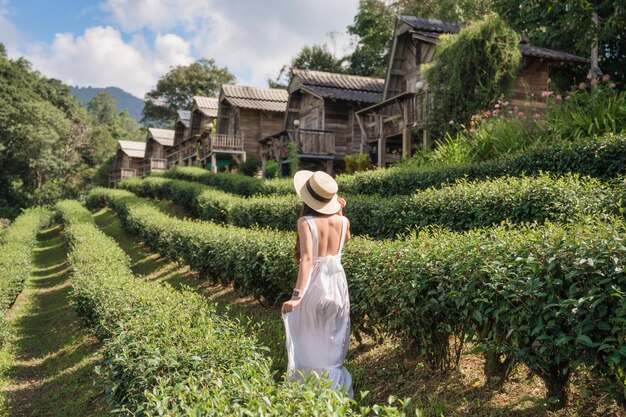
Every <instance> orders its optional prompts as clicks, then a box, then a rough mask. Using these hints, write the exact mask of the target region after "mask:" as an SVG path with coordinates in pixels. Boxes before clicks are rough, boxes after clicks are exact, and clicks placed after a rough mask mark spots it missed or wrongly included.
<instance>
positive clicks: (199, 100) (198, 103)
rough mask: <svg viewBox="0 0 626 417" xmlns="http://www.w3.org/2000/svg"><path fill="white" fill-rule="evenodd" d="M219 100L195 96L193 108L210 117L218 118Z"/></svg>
mask: <svg viewBox="0 0 626 417" xmlns="http://www.w3.org/2000/svg"><path fill="white" fill-rule="evenodd" d="M218 107H219V103H218V100H217V99H216V98H215V97H203V96H194V97H193V106H192V108H193V109H194V110H195V109H198V110H199V111H200V112H202V113H204V114H205V115H207V116H209V117H217V109H218Z"/></svg>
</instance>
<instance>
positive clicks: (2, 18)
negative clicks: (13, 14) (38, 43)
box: [0, 0, 23, 55]
mask: <svg viewBox="0 0 626 417" xmlns="http://www.w3.org/2000/svg"><path fill="white" fill-rule="evenodd" d="M8 4H9V1H8V0H0V42H2V43H3V44H4V46H5V47H6V49H7V50H8V51H9V52H12V51H14V50H16V49H18V48H19V46H20V45H21V44H22V42H23V38H22V34H21V33H20V31H19V29H18V28H17V27H16V26H15V25H14V24H13V23H11V21H10V20H9V15H10V12H9V8H8ZM11 55H13V54H11Z"/></svg>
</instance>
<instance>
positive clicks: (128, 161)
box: [113, 149, 143, 171]
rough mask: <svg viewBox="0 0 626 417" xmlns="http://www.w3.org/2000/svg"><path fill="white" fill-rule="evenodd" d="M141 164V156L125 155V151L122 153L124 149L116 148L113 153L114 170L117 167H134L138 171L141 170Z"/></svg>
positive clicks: (117, 168)
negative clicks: (115, 151)
mask: <svg viewBox="0 0 626 417" xmlns="http://www.w3.org/2000/svg"><path fill="white" fill-rule="evenodd" d="M142 166H143V158H131V157H130V156H128V155H126V153H124V151H122V150H121V149H118V150H117V153H116V154H115V165H114V168H113V169H114V170H119V169H136V170H138V171H141V169H142Z"/></svg>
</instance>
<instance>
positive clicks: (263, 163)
mask: <svg viewBox="0 0 626 417" xmlns="http://www.w3.org/2000/svg"><path fill="white" fill-rule="evenodd" d="M266 171H267V150H263V158H262V159H261V178H265V172H266Z"/></svg>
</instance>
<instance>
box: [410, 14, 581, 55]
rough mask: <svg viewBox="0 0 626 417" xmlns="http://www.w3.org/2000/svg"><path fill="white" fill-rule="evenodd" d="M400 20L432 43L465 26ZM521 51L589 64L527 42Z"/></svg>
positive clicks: (432, 20)
mask: <svg viewBox="0 0 626 417" xmlns="http://www.w3.org/2000/svg"><path fill="white" fill-rule="evenodd" d="M398 20H400V21H402V22H404V23H406V24H407V25H409V26H411V27H412V28H413V29H414V33H415V34H416V35H419V36H420V37H421V38H425V40H429V41H432V42H435V41H437V39H439V35H441V34H444V33H459V32H460V31H461V29H462V28H463V25H461V24H459V23H454V22H442V21H441V20H436V19H424V18H420V17H415V16H398ZM520 51H521V52H522V55H524V56H532V57H536V58H543V59H548V60H551V61H562V62H575V63H581V64H583V63H587V62H589V60H588V59H587V58H582V57H580V56H576V55H572V54H569V53H567V52H561V51H555V50H553V49H548V48H542V47H539V46H532V45H529V44H528V43H526V42H525V41H522V42H520Z"/></svg>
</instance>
